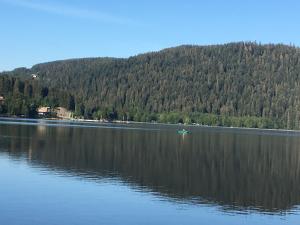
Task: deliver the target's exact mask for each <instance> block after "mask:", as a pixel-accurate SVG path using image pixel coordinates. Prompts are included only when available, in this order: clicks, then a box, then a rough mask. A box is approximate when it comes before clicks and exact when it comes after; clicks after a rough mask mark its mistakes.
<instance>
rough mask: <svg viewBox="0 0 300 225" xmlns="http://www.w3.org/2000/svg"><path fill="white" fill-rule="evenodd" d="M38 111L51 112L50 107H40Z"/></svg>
mask: <svg viewBox="0 0 300 225" xmlns="http://www.w3.org/2000/svg"><path fill="white" fill-rule="evenodd" d="M37 111H38V113H48V112H50V107H39V108H38V110H37Z"/></svg>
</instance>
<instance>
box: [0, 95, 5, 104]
mask: <svg viewBox="0 0 300 225" xmlns="http://www.w3.org/2000/svg"><path fill="white" fill-rule="evenodd" d="M4 101H5V98H4V97H3V96H2V95H0V104H2V103H4Z"/></svg>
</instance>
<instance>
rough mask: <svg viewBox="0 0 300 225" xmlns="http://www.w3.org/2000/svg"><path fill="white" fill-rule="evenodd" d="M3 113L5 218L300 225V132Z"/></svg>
mask: <svg viewBox="0 0 300 225" xmlns="http://www.w3.org/2000/svg"><path fill="white" fill-rule="evenodd" d="M178 129H182V126H174V125H158V124H124V125H121V124H100V123H88V122H70V121H46V120H23V119H0V224H3V225H4V224H5V225H27V224H28V225H35V224H37V225H48V224H49V225H50V224H51V225H56V224H59V225H61V224H62V225H69V224H70V225H77V224H78V225H79V224H80V225H81V224H84V225H89V224H105V225H107V224H122V225H123V224H136V225H143V224H174V225H177V224H178V225H179V224H180V225H181V224H226V225H227V224H228V225H235V224H237V225H240V224H246V225H248V224H249V225H255V224H272V225H277V224H278V225H279V224H299V223H300V222H299V221H300V207H299V206H300V133H298V132H284V131H265V130H250V129H248V130H247V129H235V128H232V129H230V128H227V129H226V128H208V127H207V128H205V127H187V128H186V127H185V129H188V130H190V131H191V134H188V135H184V136H182V135H179V134H177V130H178Z"/></svg>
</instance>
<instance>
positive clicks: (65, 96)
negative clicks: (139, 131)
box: [0, 42, 300, 129]
mask: <svg viewBox="0 0 300 225" xmlns="http://www.w3.org/2000/svg"><path fill="white" fill-rule="evenodd" d="M299 71H300V51H299V48H295V47H291V46H285V45H259V44H256V43H243V42H241V43H231V44H225V45H213V46H180V47H177V48H170V49H165V50H163V51H160V52H155V53H149V54H142V55H138V56H135V57H130V58H128V59H114V58H90V59H77V60H65V61H57V62H52V63H45V64H39V65H36V66H34V67H33V68H31V69H24V68H20V69H17V70H14V71H12V72H7V73H3V74H2V75H1V76H0V95H3V96H4V97H5V98H6V101H5V103H4V105H1V107H0V112H1V113H2V114H3V113H7V114H9V115H20V114H21V115H29V114H30V115H32V114H31V113H29V112H28V110H29V108H30V107H29V106H30V105H32V104H34V105H35V106H40V105H48V106H52V107H55V106H62V107H65V108H67V109H69V110H71V111H74V114H73V115H74V116H75V117H85V118H94V119H101V118H102V119H109V120H116V119H118V120H134V121H144V122H150V121H158V122H164V123H187V124H191V123H199V124H203V125H212V126H236V127H258V128H288V129H300V75H299ZM31 74H38V79H35V80H33V79H32V78H31ZM29 111H31V110H29Z"/></svg>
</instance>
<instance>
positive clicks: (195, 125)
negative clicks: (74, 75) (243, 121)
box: [0, 115, 300, 134]
mask: <svg viewBox="0 0 300 225" xmlns="http://www.w3.org/2000/svg"><path fill="white" fill-rule="evenodd" d="M1 120H24V121H30V120H32V121H54V122H55V121H56V122H75V123H91V124H122V125H126V124H132V125H134V124H141V125H143V124H145V125H154V126H155V125H163V126H182V127H191V128H214V129H225V130H244V131H247V130H248V131H261V132H277V133H278V132H282V133H297V134H299V133H300V130H288V129H268V128H251V127H227V126H210V125H201V124H181V123H178V124H174V123H161V122H138V121H121V120H113V121H108V120H92V119H74V118H72V119H70V118H26V117H17V116H14V117H12V116H3V115H0V121H1Z"/></svg>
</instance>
